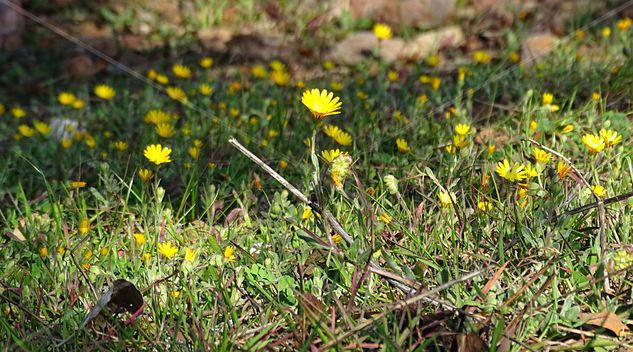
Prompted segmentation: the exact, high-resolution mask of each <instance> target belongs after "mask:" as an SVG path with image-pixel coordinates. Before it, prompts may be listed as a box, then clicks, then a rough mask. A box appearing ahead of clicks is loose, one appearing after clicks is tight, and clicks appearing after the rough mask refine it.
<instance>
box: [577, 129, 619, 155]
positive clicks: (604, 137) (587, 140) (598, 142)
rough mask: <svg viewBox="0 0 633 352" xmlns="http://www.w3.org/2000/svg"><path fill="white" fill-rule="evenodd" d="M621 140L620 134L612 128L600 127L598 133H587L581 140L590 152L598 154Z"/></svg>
mask: <svg viewBox="0 0 633 352" xmlns="http://www.w3.org/2000/svg"><path fill="white" fill-rule="evenodd" d="M621 141H622V135H620V134H618V132H616V131H614V130H607V129H604V128H603V129H601V130H600V132H599V133H598V135H595V134H592V133H587V134H585V135H584V136H582V142H583V144H584V145H585V147H587V150H588V151H589V153H590V154H598V153H600V152H601V151H603V150H604V149H605V148H611V147H613V146H614V145H616V144H618V143H620V142H621Z"/></svg>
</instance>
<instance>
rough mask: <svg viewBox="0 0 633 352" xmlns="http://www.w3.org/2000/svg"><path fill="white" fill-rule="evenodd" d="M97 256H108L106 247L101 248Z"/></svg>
mask: <svg viewBox="0 0 633 352" xmlns="http://www.w3.org/2000/svg"><path fill="white" fill-rule="evenodd" d="M99 255H100V256H102V257H105V256H106V255H108V247H101V250H100V251H99Z"/></svg>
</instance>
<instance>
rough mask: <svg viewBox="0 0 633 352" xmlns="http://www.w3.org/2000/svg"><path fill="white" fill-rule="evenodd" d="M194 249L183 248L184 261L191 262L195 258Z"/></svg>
mask: <svg viewBox="0 0 633 352" xmlns="http://www.w3.org/2000/svg"><path fill="white" fill-rule="evenodd" d="M196 254H197V253H196V251H194V250H192V249H189V248H185V261H186V262H189V263H193V262H194V260H196Z"/></svg>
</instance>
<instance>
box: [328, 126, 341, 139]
mask: <svg viewBox="0 0 633 352" xmlns="http://www.w3.org/2000/svg"><path fill="white" fill-rule="evenodd" d="M341 132H343V131H342V130H341V129H340V128H339V127H338V126H334V125H325V127H323V133H325V135H326V136H328V137H330V138H334V137H336V136H338V135H339V134H340V133H341Z"/></svg>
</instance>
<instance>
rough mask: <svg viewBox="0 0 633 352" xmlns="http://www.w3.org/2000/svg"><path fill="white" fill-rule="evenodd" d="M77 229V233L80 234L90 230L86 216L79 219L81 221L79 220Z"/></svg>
mask: <svg viewBox="0 0 633 352" xmlns="http://www.w3.org/2000/svg"><path fill="white" fill-rule="evenodd" d="M78 229H79V233H80V234H82V235H85V234H86V233H88V231H90V220H88V219H87V218H83V219H81V221H79V227H78Z"/></svg>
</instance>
